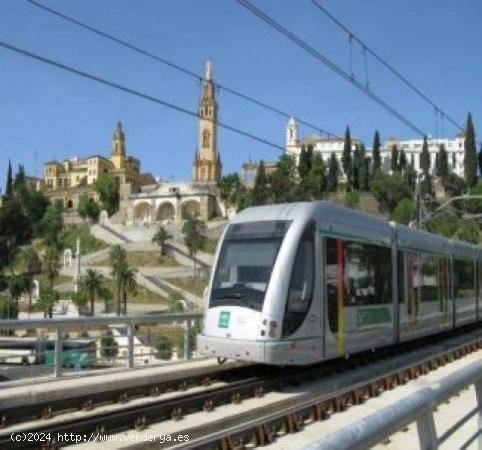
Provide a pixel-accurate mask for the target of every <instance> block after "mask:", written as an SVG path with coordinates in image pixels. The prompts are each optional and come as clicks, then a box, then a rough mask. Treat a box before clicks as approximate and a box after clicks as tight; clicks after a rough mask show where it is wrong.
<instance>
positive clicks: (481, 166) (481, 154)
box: [479, 144, 482, 177]
mask: <svg viewBox="0 0 482 450" xmlns="http://www.w3.org/2000/svg"><path fill="white" fill-rule="evenodd" d="M479 176H480V177H482V144H480V150H479Z"/></svg>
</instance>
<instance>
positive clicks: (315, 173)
mask: <svg viewBox="0 0 482 450" xmlns="http://www.w3.org/2000/svg"><path fill="white" fill-rule="evenodd" d="M325 172H326V169H325V163H324V162H323V158H322V157H321V154H320V153H319V152H316V153H315V154H313V157H312V159H311V168H310V173H309V174H308V182H307V191H308V194H309V196H310V197H311V198H315V199H317V200H319V199H321V198H323V194H324V192H325V190H326V176H325Z"/></svg>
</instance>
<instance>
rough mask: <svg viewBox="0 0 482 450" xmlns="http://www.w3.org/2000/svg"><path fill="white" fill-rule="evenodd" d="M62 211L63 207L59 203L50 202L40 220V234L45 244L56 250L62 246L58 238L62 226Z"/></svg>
mask: <svg viewBox="0 0 482 450" xmlns="http://www.w3.org/2000/svg"><path fill="white" fill-rule="evenodd" d="M62 212H63V207H62V205H61V204H60V203H58V202H55V203H52V204H50V205H49V206H48V207H47V211H46V212H45V214H44V216H43V218H42V221H41V229H42V235H43V237H44V240H45V243H46V245H47V246H49V247H54V248H56V249H58V250H60V249H61V247H62V244H61V242H60V239H59V237H60V233H61V231H62V229H63V227H64V222H63V219H62Z"/></svg>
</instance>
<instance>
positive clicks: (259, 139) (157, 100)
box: [0, 41, 285, 152]
mask: <svg viewBox="0 0 482 450" xmlns="http://www.w3.org/2000/svg"><path fill="white" fill-rule="evenodd" d="M0 47H2V48H4V49H6V50H10V51H12V52H14V53H17V54H20V55H23V56H25V57H28V58H30V59H34V60H36V61H39V62H41V63H44V64H47V65H50V66H53V67H56V68H58V69H61V70H64V71H67V72H70V73H72V74H75V75H78V76H80V77H82V78H86V79H89V80H91V81H95V82H97V83H100V84H103V85H105V86H109V87H111V88H113V89H116V90H118V91H122V92H125V93H127V94H131V95H134V96H136V97H139V98H142V99H144V100H148V101H150V102H153V103H157V104H159V105H162V106H165V107H166V108H169V109H172V110H175V111H177V112H180V113H183V114H186V115H189V116H191V117H195V118H200V116H199V114H198V113H197V112H195V111H191V110H189V109H187V108H184V107H182V106H179V105H176V104H174V103H171V102H168V101H166V100H163V99H160V98H157V97H153V96H152V95H149V94H145V93H143V92H140V91H138V90H135V89H132V88H129V87H127V86H124V85H121V84H119V83H116V82H114V81H111V80H108V79H106V78H102V77H99V76H97V75H93V74H91V73H88V72H85V71H83V70H81V69H78V68H76V67H72V66H68V65H66V64H63V63H60V62H58V61H54V60H52V59H50V58H46V57H45V56H42V55H39V54H37V53H33V52H30V51H28V50H25V49H22V48H19V47H16V46H14V45H11V44H9V43H7V42H4V41H0ZM203 120H206V121H209V122H212V123H214V124H216V125H218V126H219V127H221V128H224V129H226V130H229V131H232V132H233V133H236V134H239V135H241V136H244V137H246V138H249V139H252V140H254V141H257V142H260V143H262V144H265V145H267V146H269V147H272V148H275V149H277V150H281V151H283V152H284V151H285V148H284V147H282V146H281V145H278V144H276V143H274V142H271V141H269V140H267V139H265V138H262V137H260V136H257V135H255V134H253V133H250V132H248V131H245V130H242V129H240V128H237V127H235V126H233V125H230V124H228V123H225V122H220V121H217V120H214V119H211V118H208V117H203Z"/></svg>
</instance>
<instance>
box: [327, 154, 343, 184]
mask: <svg viewBox="0 0 482 450" xmlns="http://www.w3.org/2000/svg"><path fill="white" fill-rule="evenodd" d="M339 172H340V166H339V164H338V160H337V159H336V155H335V153H332V154H331V156H330V162H329V165H328V179H327V188H328V191H329V192H336V189H337V187H338V174H339Z"/></svg>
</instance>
